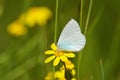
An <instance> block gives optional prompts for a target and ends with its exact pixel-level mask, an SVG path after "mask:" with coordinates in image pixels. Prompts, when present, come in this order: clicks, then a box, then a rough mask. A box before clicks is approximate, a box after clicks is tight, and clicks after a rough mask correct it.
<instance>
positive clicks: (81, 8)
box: [80, 0, 83, 27]
mask: <svg viewBox="0 0 120 80" xmlns="http://www.w3.org/2000/svg"><path fill="white" fill-rule="evenodd" d="M82 15H83V0H81V6H80V26H81V27H82Z"/></svg>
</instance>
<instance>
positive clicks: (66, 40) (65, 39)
mask: <svg viewBox="0 0 120 80" xmlns="http://www.w3.org/2000/svg"><path fill="white" fill-rule="evenodd" d="M85 43H86V38H85V36H84V35H83V34H82V33H81V30H80V26H79V24H78V23H77V22H76V21H75V20H74V19H71V20H70V21H69V22H68V23H67V24H66V25H65V27H64V29H63V31H62V32H61V34H60V37H59V40H58V43H57V47H58V49H59V50H62V51H71V52H78V51H80V50H82V49H83V48H84V46H85Z"/></svg>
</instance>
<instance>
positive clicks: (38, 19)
mask: <svg viewBox="0 0 120 80" xmlns="http://www.w3.org/2000/svg"><path fill="white" fill-rule="evenodd" d="M51 17H52V12H51V10H50V9H49V8H47V7H32V8H30V9H28V11H27V12H26V13H23V14H22V15H21V16H20V18H19V20H20V21H21V22H23V23H25V24H26V25H28V26H30V27H34V26H35V25H36V24H38V25H39V26H45V25H46V23H47V21H48V20H49V19H50V18H51Z"/></svg>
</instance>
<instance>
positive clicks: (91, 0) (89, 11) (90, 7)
mask: <svg viewBox="0 0 120 80" xmlns="http://www.w3.org/2000/svg"><path fill="white" fill-rule="evenodd" d="M92 3H93V0H90V4H89V9H88V14H87V19H86V24H85V30H84V35H86V32H87V28H88V23H89V18H90V13H91V9H92ZM82 13H83V0H81V10H80V24H81V26H82ZM82 55H83V51H81V53H80V54H78V66H77V69H78V73H77V80H79V79H80V63H81V60H82Z"/></svg>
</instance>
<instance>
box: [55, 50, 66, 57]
mask: <svg viewBox="0 0 120 80" xmlns="http://www.w3.org/2000/svg"><path fill="white" fill-rule="evenodd" d="M62 55H64V51H56V52H55V56H57V57H60V56H62Z"/></svg>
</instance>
